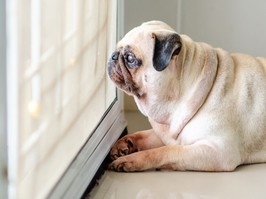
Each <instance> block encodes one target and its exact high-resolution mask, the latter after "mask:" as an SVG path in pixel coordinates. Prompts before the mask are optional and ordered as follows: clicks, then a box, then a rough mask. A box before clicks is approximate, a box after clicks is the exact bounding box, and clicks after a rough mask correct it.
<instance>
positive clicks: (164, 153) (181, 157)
mask: <svg viewBox="0 0 266 199" xmlns="http://www.w3.org/2000/svg"><path fill="white" fill-rule="evenodd" d="M232 153H233V152H232ZM234 156H235V154H234V153H233V154H229V153H227V154H224V153H223V152H222V151H220V150H217V149H216V148H213V147H211V146H209V145H206V144H192V145H185V146H180V145H174V146H162V147H159V148H154V149H150V150H145V151H140V152H136V153H133V154H130V155H126V156H123V157H119V158H118V159H116V160H115V161H113V162H112V163H111V164H110V165H109V169H111V170H115V171H127V172H128V171H143V170H149V169H157V168H159V169H161V168H163V169H170V170H196V171H232V170H234V169H235V168H236V167H237V166H238V165H239V158H238V157H236V158H234Z"/></svg>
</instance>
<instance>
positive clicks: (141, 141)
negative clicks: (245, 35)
mask: <svg viewBox="0 0 266 199" xmlns="http://www.w3.org/2000/svg"><path fill="white" fill-rule="evenodd" d="M107 71H108V74H109V76H110V78H111V80H112V81H113V82H114V83H115V84H116V86H117V87H118V88H120V89H121V90H123V91H124V92H125V93H127V94H128V95H131V96H133V97H134V99H135V101H136V104H137V106H138V108H139V110H140V111H141V112H142V113H143V114H144V115H145V116H147V117H148V119H149V122H150V124H151V126H152V129H150V130H145V131H139V132H136V133H133V134H128V135H126V136H124V137H123V138H121V139H119V140H118V141H117V142H116V143H115V144H114V146H113V147H112V149H111V151H110V157H111V159H112V160H113V161H112V162H111V163H110V165H109V169H111V170H115V171H125V172H132V171H144V170H151V169H169V170H195V171H233V170H234V169H235V168H236V167H237V166H239V165H241V164H251V163H262V162H266V58H262V57H252V56H249V55H245V54H230V53H228V52H226V51H225V50H223V49H220V48H213V47H211V46H210V45H208V44H206V43H199V42H194V41H193V40H191V39H190V38H189V37H188V36H186V35H179V34H177V33H176V32H175V31H174V30H173V29H172V28H171V27H169V26H168V25H167V24H165V23H163V22H160V21H150V22H146V23H143V24H142V25H140V26H138V27H136V28H134V29H132V30H131V31H130V32H128V33H127V34H126V35H125V37H124V38H123V39H122V40H121V41H120V42H118V44H117V49H116V50H115V51H114V53H113V54H112V55H111V58H110V60H109V61H108V68H107Z"/></svg>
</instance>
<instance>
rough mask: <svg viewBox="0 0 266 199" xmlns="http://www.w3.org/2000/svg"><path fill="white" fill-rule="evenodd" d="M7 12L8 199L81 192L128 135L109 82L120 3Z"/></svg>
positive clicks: (24, 4)
mask: <svg viewBox="0 0 266 199" xmlns="http://www.w3.org/2000/svg"><path fill="white" fill-rule="evenodd" d="M7 8H8V12H7V27H8V28H7V35H8V38H7V41H8V44H7V46H8V49H7V74H8V75H7V87H8V88H9V89H8V93H7V99H8V100H7V101H8V156H9V158H8V159H9V162H8V165H9V166H8V167H9V195H10V196H12V197H14V198H28V199H30V198H45V197H48V196H49V197H55V198H56V197H62V194H65V193H67V191H69V190H71V187H72V189H73V190H72V191H71V194H73V193H74V192H76V191H77V190H79V192H82V189H85V188H86V187H85V186H86V184H88V180H89V179H90V178H91V177H90V176H93V174H94V173H95V172H96V170H97V168H98V166H99V164H100V163H101V162H102V160H103V159H104V157H105V156H106V155H107V153H108V151H109V149H110V146H111V145H112V143H113V142H114V141H115V140H116V139H117V138H118V136H119V133H121V132H122V130H123V128H125V120H124V118H123V113H122V106H121V96H120V94H119V93H118V92H117V91H116V89H115V87H114V85H113V84H112V83H111V82H110V80H109V79H108V77H107V74H106V62H107V58H108V56H109V55H110V53H111V51H113V49H114V45H115V43H116V32H117V23H116V15H117V14H116V13H117V3H116V1H115V0H111V1H106V0H99V1H94V0H87V1H82V0H67V1H63V0H20V1H18V0H10V1H8V2H7ZM112 131H114V132H112ZM115 131H116V133H115ZM106 139H108V140H109V143H108V144H107V145H106V143H105V142H106V141H105V140H106ZM103 143H105V144H104V145H103ZM99 146H100V148H99V149H97V148H98V147H99ZM103 146H104V147H103ZM96 149H97V150H98V151H99V154H97V150H96ZM91 158H92V159H93V161H92V160H91ZM90 161H92V163H90ZM88 163H90V165H88ZM82 169H83V170H84V172H83V173H82V174H81V173H80V171H82ZM73 170H76V172H73ZM86 175H87V177H86V180H84V179H83V178H84V176H86ZM66 187H67V190H66ZM83 191H84V190H83ZM71 194H67V195H66V197H69V198H71V197H70V196H71ZM76 194H78V193H76ZM74 196H76V197H77V195H74Z"/></svg>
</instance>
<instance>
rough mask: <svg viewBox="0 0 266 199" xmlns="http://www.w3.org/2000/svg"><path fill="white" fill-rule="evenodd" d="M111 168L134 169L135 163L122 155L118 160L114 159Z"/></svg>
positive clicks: (118, 169) (115, 169)
mask: <svg viewBox="0 0 266 199" xmlns="http://www.w3.org/2000/svg"><path fill="white" fill-rule="evenodd" d="M108 169H109V170H114V171H124V172H128V171H134V169H133V163H132V162H131V161H128V160H127V158H126V157H120V158H118V159H116V160H114V161H113V162H112V163H111V164H110V165H109V166H108Z"/></svg>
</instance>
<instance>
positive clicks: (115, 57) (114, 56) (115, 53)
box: [112, 52, 119, 61]
mask: <svg viewBox="0 0 266 199" xmlns="http://www.w3.org/2000/svg"><path fill="white" fill-rule="evenodd" d="M118 56H119V52H114V53H113V54H112V60H113V61H117V60H118Z"/></svg>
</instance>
